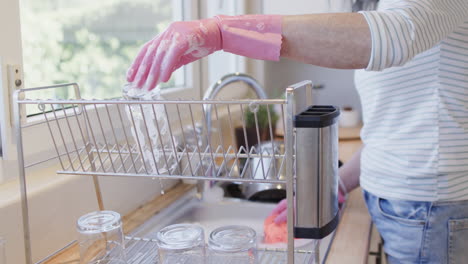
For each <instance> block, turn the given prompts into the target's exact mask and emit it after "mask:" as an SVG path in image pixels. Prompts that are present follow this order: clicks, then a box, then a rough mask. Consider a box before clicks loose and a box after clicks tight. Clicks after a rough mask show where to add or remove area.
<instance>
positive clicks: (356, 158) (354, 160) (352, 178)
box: [339, 148, 362, 192]
mask: <svg viewBox="0 0 468 264" xmlns="http://www.w3.org/2000/svg"><path fill="white" fill-rule="evenodd" d="M361 151H362V148H360V149H359V150H358V151H356V153H354V154H353V156H352V157H351V159H350V160H349V161H348V162H346V163H345V164H343V166H341V168H340V170H339V175H340V179H341V182H342V183H343V185H344V187H345V188H346V190H343V191H344V192H351V191H352V190H354V189H355V188H357V187H359V176H360V175H361Z"/></svg>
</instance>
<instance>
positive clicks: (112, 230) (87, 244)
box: [76, 211, 127, 264]
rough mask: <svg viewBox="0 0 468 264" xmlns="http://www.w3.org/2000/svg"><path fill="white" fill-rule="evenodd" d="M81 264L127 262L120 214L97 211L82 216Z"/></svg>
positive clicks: (79, 230) (80, 233) (80, 221)
mask: <svg viewBox="0 0 468 264" xmlns="http://www.w3.org/2000/svg"><path fill="white" fill-rule="evenodd" d="M76 228H77V230H78V233H79V238H78V243H79V245H80V264H111V263H112V264H126V263H127V261H126V257H125V251H124V249H125V245H124V236H123V231H122V222H121V219H120V214H118V213H116V212H112V211H97V212H92V213H89V214H86V215H83V216H82V217H80V218H79V219H78V221H77V223H76Z"/></svg>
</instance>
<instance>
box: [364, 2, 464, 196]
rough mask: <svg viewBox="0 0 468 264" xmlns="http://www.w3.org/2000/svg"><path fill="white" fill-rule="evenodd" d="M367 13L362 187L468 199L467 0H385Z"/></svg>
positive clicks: (397, 193)
mask: <svg viewBox="0 0 468 264" xmlns="http://www.w3.org/2000/svg"><path fill="white" fill-rule="evenodd" d="M361 13H362V14H363V15H364V16H365V18H366V20H367V22H368V24H369V26H370V30H371V36H372V55H371V59H370V62H369V65H368V68H367V69H366V70H365V71H364V70H361V71H357V72H356V86H357V89H358V92H359V94H360V97H361V103H362V107H363V119H364V128H363V130H362V133H361V137H362V139H363V141H364V144H365V147H364V149H363V151H362V154H361V186H362V187H363V188H364V189H366V190H367V191H369V192H371V193H373V194H375V195H377V196H380V197H384V198H390V199H391V198H393V199H405V200H415V201H442V200H451V201H454V200H468V0H381V3H380V7H379V9H378V10H377V11H366V12H361Z"/></svg>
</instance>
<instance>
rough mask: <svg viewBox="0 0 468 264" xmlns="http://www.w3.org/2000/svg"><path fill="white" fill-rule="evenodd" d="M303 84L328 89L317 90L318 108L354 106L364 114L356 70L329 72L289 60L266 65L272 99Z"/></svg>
mask: <svg viewBox="0 0 468 264" xmlns="http://www.w3.org/2000/svg"><path fill="white" fill-rule="evenodd" d="M302 80H311V81H312V82H314V84H322V85H324V88H323V89H320V90H314V94H313V96H314V103H315V104H331V105H336V106H340V107H341V106H352V107H353V108H354V109H357V110H359V111H361V103H360V100H359V95H358V93H357V91H356V88H355V86H354V71H353V70H334V69H327V68H322V67H317V66H313V65H307V64H303V63H299V62H295V61H291V60H287V59H282V60H281V61H280V62H266V63H265V87H267V91H268V93H269V96H270V97H275V96H278V95H281V94H282V93H283V91H284V88H286V87H287V86H288V85H291V84H294V83H297V82H299V81H302Z"/></svg>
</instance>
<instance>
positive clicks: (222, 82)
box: [203, 72, 267, 140]
mask: <svg viewBox="0 0 468 264" xmlns="http://www.w3.org/2000/svg"><path fill="white" fill-rule="evenodd" d="M234 82H243V83H245V84H247V85H248V86H249V88H250V89H251V90H253V91H254V92H255V95H257V97H258V98H259V99H267V95H266V93H265V90H263V87H262V86H261V85H260V84H259V83H258V82H257V81H256V80H255V79H254V78H253V77H251V76H250V75H247V74H244V73H238V72H236V73H230V74H227V75H224V76H223V77H221V79H219V80H218V81H217V82H215V83H213V84H212V85H211V86H210V88H208V90H207V91H206V92H205V94H204V95H203V100H213V99H214V98H215V97H216V95H218V93H219V92H220V91H221V90H222V89H223V88H224V87H226V86H228V85H229V84H231V83H234ZM212 107H213V105H212V104H205V105H204V110H205V117H206V119H205V120H206V133H207V134H206V135H207V138H208V140H210V139H211V109H212Z"/></svg>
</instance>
